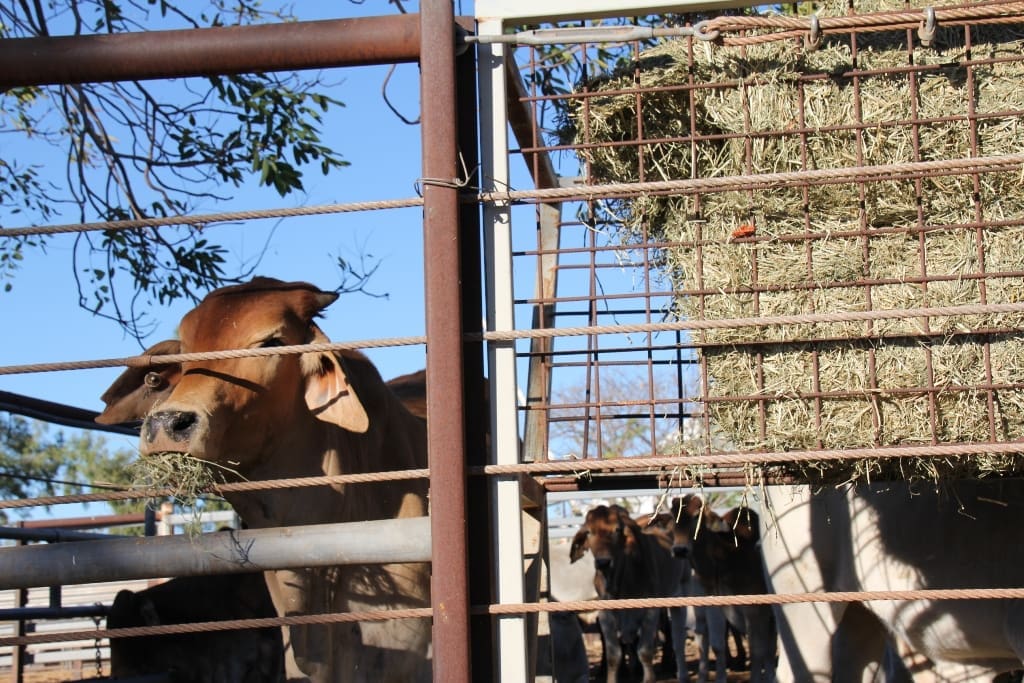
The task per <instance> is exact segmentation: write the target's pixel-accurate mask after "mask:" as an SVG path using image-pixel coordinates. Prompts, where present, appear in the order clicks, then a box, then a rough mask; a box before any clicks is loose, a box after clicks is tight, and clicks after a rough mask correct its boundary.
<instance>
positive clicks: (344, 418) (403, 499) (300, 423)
mask: <svg viewBox="0 0 1024 683" xmlns="http://www.w3.org/2000/svg"><path fill="white" fill-rule="evenodd" d="M335 299H337V294H335V293H332V292H323V291H320V290H319V289H317V288H316V287H314V286H312V285H310V284H307V283H302V282H297V283H285V282H281V281H279V280H273V279H270V278H256V279H254V280H253V281H252V282H249V283H246V284H242V285H236V286H231V287H224V288H222V289H219V290H216V291H214V292H211V293H210V294H209V295H207V297H206V298H205V299H204V300H203V301H202V302H201V303H200V304H199V305H198V306H197V307H196V308H195V309H193V310H192V311H190V312H189V313H188V314H186V315H185V317H184V318H183V319H182V321H181V325H180V327H179V334H180V347H179V348H180V351H181V352H182V353H193V352H207V351H218V350H224V349H236V348H243V349H246V348H266V347H274V346H284V345H293V344H306V343H311V342H326V341H327V338H326V336H325V335H324V334H323V332H321V331H320V329H319V328H318V327H317V326H316V325H315V324H314V323H313V319H314V318H315V317H317V316H318V315H320V314H321V312H322V311H323V310H324V309H325V308H326V307H327V306H328V305H330V304H331V303H333V302H334V301H335ZM165 352H166V351H165ZM180 373H181V374H180V377H179V378H178V381H177V383H176V384H174V385H173V386H172V387H171V389H170V392H169V393H167V392H166V391H165V392H163V393H161V392H160V391H152V392H150V393H149V394H147V395H146V396H144V397H142V403H139V401H140V397H139V396H138V394H137V393H135V392H134V388H133V387H123V388H122V391H123V394H122V395H123V396H124V398H125V400H126V401H127V402H128V403H135V404H136V405H145V404H146V403H148V404H149V405H148V406H146V407H147V408H148V409H150V411H151V412H149V414H148V415H147V416H146V419H145V422H144V424H143V427H142V438H141V440H140V451H141V454H142V455H143V456H145V455H148V454H156V453H168V452H171V453H183V454H184V453H188V454H190V455H192V456H194V457H196V458H200V459H203V460H208V461H210V462H213V463H215V464H219V465H223V466H224V467H225V471H226V472H234V473H237V476H238V477H239V478H240V479H245V480H261V479H280V478H287V477H304V476H311V475H323V474H343V473H344V474H348V473H363V472H378V471H385V470H403V469H412V468H423V467H426V464H427V463H426V424H425V422H424V420H423V419H421V418H419V417H416V416H415V415H413V414H412V413H410V412H409V411H408V410H407V409H406V408H405V407H404V406H403V405H402V403H401V401H400V400H399V398H398V397H397V396H396V395H395V393H394V392H393V391H391V390H390V389H389V388H388V386H387V385H386V384H385V383H384V381H383V380H382V379H381V377H380V374H379V373H378V372H377V369H376V368H375V367H374V366H373V364H372V363H371V362H370V361H369V360H368V359H367V358H366V357H365V356H364V355H363V354H361V353H358V352H355V351H341V352H336V353H329V352H323V353H317V352H311V353H306V354H302V355H301V356H298V355H282V356H272V357H262V358H260V357H249V358H235V359H226V360H210V361H198V362H189V363H184V364H182V365H181V367H180ZM115 385H116V384H115ZM113 388H114V387H112V388H111V389H112V390H113ZM104 400H106V401H107V404H108V408H107V410H106V411H104V413H103V415H101V416H100V418H99V419H100V421H103V420H106V419H109V418H110V415H112V414H114V411H116V410H119V409H120V408H122V407H123V405H122V404H121V402H120V400H119V397H118V396H117V395H111V394H110V392H108V393H107V394H105V395H104ZM122 419H123V418H122ZM114 421H116V420H114ZM426 493H427V483H426V481H425V480H411V481H400V482H386V483H379V484H360V485H350V484H348V485H333V486H324V487H318V488H310V489H295V488H289V489H279V490H274V491H261V492H247V493H231V494H228V495H227V496H226V498H227V499H228V501H229V502H230V503H231V504H232V505H233V506H234V507H235V510H236V511H237V512H238V513H239V514H240V515H241V517H242V519H243V520H244V521H245V522H246V524H247V525H248V526H250V527H252V528H265V527H276V526H292V525H303V524H316V523H324V522H355V521H363V520H370V519H386V518H395V517H417V516H423V515H426V514H427V500H426ZM266 581H267V587H268V589H269V590H270V593H271V596H272V598H273V600H274V604H275V607H276V609H277V612H278V614H280V615H296V614H315V613H321V612H336V611H361V610H367V609H384V608H403V607H425V606H429V604H430V600H429V566H428V565H426V564H401V565H374V566H362V567H336V568H330V569H298V570H282V571H272V572H267V574H266ZM284 637H285V642H286V649H287V667H286V668H287V674H288V677H289V679H303V678H306V677H308V679H309V680H312V681H318V682H319V681H325V682H327V681H330V682H333V681H338V680H368V681H382V680H402V681H407V680H417V679H420V678H423V679H425V678H429V676H430V666H429V659H428V649H429V645H430V623H429V620H427V619H415V620H389V621H375V622H364V623H359V624H330V625H310V626H293V627H291V628H286V629H285V630H284Z"/></svg>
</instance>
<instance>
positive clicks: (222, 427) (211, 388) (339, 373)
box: [104, 278, 369, 471]
mask: <svg viewBox="0 0 1024 683" xmlns="http://www.w3.org/2000/svg"><path fill="white" fill-rule="evenodd" d="M337 297H338V295H337V294H335V293H334V292H323V291H320V290H319V289H317V288H316V287H314V286H312V285H310V284H307V283H304V282H293V283H286V282H281V281H279V280H273V279H270V278H256V279H254V280H252V281H251V282H248V283H246V284H242V285H235V286H231V287H224V288H221V289H218V290H215V291H213V292H211V293H210V294H209V295H207V297H206V298H205V299H203V301H202V302H200V304H199V305H198V306H196V308H194V309H193V310H192V311H190V312H189V313H187V314H186V315H185V317H184V318H182V321H181V325H180V326H179V337H180V339H179V341H178V342H166V343H167V344H175V343H177V344H179V345H180V346H179V349H178V350H179V351H180V352H181V353H199V352H216V351H225V350H229V349H256V348H271V347H277V346H290V345H296V344H308V343H314V342H327V341H328V339H327V337H326V336H325V335H324V334H323V332H321V331H320V329H319V328H318V327H317V326H316V325H315V324H314V322H313V320H314V318H316V317H317V316H318V315H319V314H320V313H321V311H323V309H324V308H326V307H327V306H328V305H330V304H331V303H333V302H334V301H335V299H337ZM163 353H168V351H163ZM225 355H226V354H225ZM163 367H164V370H163V371H162V372H164V373H166V378H167V380H168V387H166V388H164V389H162V390H159V391H156V392H150V393H149V394H148V395H145V400H139V399H138V396H137V395H136V396H135V398H134V399H132V396H133V394H132V391H130V389H131V386H132V385H131V383H130V382H129V383H128V384H126V385H124V386H122V387H121V388H120V390H119V391H118V392H117V394H116V395H115V394H112V393H111V392H113V391H114V388H115V387H117V386H118V384H117V383H116V382H115V385H114V386H112V387H111V389H110V390H109V391H108V392H107V394H104V400H105V401H107V404H108V406H107V410H106V411H104V415H107V416H108V418H107V419H110V420H111V421H119V420H117V419H115V417H116V418H123V417H124V415H125V414H126V413H130V412H132V410H136V411H137V410H139V409H145V410H146V414H145V415H144V417H145V421H144V423H143V426H142V438H141V440H140V451H141V453H142V454H143V455H147V454H153V453H167V452H173V453H188V454H190V455H192V456H194V457H196V458H200V459H204V460H209V461H213V462H219V463H222V464H227V465H229V466H231V467H233V468H237V469H239V470H240V471H244V470H245V469H246V468H247V466H250V465H252V464H254V463H256V462H258V461H259V460H261V459H262V458H263V457H265V454H266V453H268V452H269V451H271V450H280V449H287V448H288V447H289V446H290V445H297V444H289V443H287V440H288V439H293V438H299V437H296V435H297V434H302V429H301V425H303V424H304V423H305V424H309V422H310V421H311V420H313V419H314V418H315V419H318V420H322V421H325V422H330V423H333V424H336V425H338V426H339V427H342V428H344V429H346V430H349V431H351V432H357V433H358V432H365V431H366V430H367V428H368V422H369V421H368V417H367V413H366V410H365V409H364V408H363V405H362V403H361V402H360V400H359V397H358V396H357V395H356V393H355V391H354V389H353V388H352V386H351V385H350V384H349V379H348V376H347V375H346V373H345V369H344V367H343V361H342V360H341V357H340V356H339V355H338V354H335V353H332V352H311V353H305V354H301V355H297V354H291V355H277V356H262V357H251V356H250V357H242V358H215V359H212V360H201V361H191V362H187V363H182V364H181V365H180V366H163ZM129 372H131V371H129ZM127 374H128V373H125V375H127ZM150 374H152V373H150ZM149 376H150V375H147V374H144V373H143V374H142V375H141V377H143V378H147V377H149ZM122 377H123V376H122ZM174 380H176V381H174ZM119 381H120V380H119ZM137 381H138V380H136V384H137ZM126 390H128V391H126ZM147 401H148V404H147ZM122 409H124V410H122ZM115 411H120V412H115ZM111 416H115V417H111ZM142 416H143V415H139V414H136V415H134V416H132V417H142Z"/></svg>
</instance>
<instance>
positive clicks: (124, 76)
mask: <svg viewBox="0 0 1024 683" xmlns="http://www.w3.org/2000/svg"><path fill="white" fill-rule="evenodd" d="M419 49H420V23H419V17H418V16H417V15H415V14H401V15H396V16H384V17H363V18H356V19H331V20H324V21H299V22H293V23H282V24H265V25H259V26H223V27H216V28H203V29H183V30H176V31H147V32H140V33H116V34H109V35H91V36H53V37H46V38H5V39H4V40H0V87H4V88H12V87H20V86H31V85H58V84H71V83H86V82H97V81H123V80H149V79H157V78H178V77H184V76H213V75H218V74H234V73H247V72H253V71H291V70H300V69H320V68H328V67H337V66H365V65H371V64H392V63H396V62H397V63H405V62H415V61H416V60H417V59H419Z"/></svg>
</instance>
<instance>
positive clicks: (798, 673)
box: [762, 479, 1024, 683]
mask: <svg viewBox="0 0 1024 683" xmlns="http://www.w3.org/2000/svg"><path fill="white" fill-rule="evenodd" d="M765 492H766V504H767V508H766V510H767V512H766V514H764V515H763V518H764V519H763V522H764V524H765V529H764V531H763V534H762V536H763V540H762V545H763V548H764V558H765V565H766V569H767V573H768V574H767V575H768V578H769V581H770V583H771V587H772V588H773V589H774V590H775V591H776V592H779V593H805V592H809V591H810V592H817V591H861V590H865V591H876V590H901V591H905V590H917V589H925V588H929V589H943V588H946V589H952V588H1019V587H1020V586H1022V585H1024V565H1022V563H1021V558H1020V555H1019V551H1018V549H1019V548H1020V547H1022V541H1024V530H1022V527H1021V523H1020V520H1021V517H1022V513H1024V481H1021V480H1019V479H1008V480H990V481H970V480H959V481H947V482H943V483H942V484H941V485H938V484H935V483H926V482H921V483H907V482H892V483H872V484H859V485H855V486H849V487H843V488H822V489H820V490H815V491H814V492H813V493H812V492H811V491H810V489H809V487H807V486H800V487H788V486H786V487H784V486H769V487H766V489H765ZM777 614H778V620H779V633H780V638H781V642H782V655H781V657H780V663H779V678H780V680H782V681H799V682H801V683H802V682H804V681H830V680H835V677H836V676H838V675H842V676H843V677H844V680H850V681H870V680H876V679H877V678H878V677H880V676H883V675H885V671H884V669H885V666H886V664H887V663H888V662H887V661H886V660H887V658H888V657H889V655H891V653H892V651H893V649H894V647H893V643H894V638H895V639H897V640H899V641H901V642H904V643H906V644H907V645H908V646H909V647H910V648H911V649H912V650H913V651H915V652H916V653H918V654H920V655H923V656H925V657H928V658H929V659H930V660H931V661H932V663H933V671H934V674H935V675H936V677H937V678H938V679H939V680H943V681H980V680H992V678H993V676H994V675H995V674H996V673H998V672H1006V671H1011V670H1014V669H1020V668H1021V662H1022V659H1024V605H1022V604H1021V602H1020V601H1019V600H981V599H978V600H910V601H896V600H893V601H889V600H878V601H871V602H864V603H860V602H853V603H828V604H826V603H794V604H787V605H782V606H779V607H778V608H777Z"/></svg>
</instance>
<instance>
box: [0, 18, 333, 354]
mask: <svg viewBox="0 0 1024 683" xmlns="http://www.w3.org/2000/svg"><path fill="white" fill-rule="evenodd" d="M295 18H296V17H295V16H293V15H292V14H291V11H290V10H285V11H276V10H270V9H265V8H263V7H262V6H261V4H260V3H258V2H228V1H227V0H209V1H208V2H202V3H193V2H170V1H167V0H120V1H116V0H66V1H64V2H35V3H33V2H21V1H18V0H9V1H8V2H0V39H10V38H26V37H43V36H50V35H90V34H113V33H122V32H129V31H132V32H135V31H145V30H156V29H172V28H173V29H178V28H203V27H214V26H225V25H248V24H258V23H267V22H272V21H273V22H278V21H292V20H294V19H295ZM323 90H324V84H323V82H322V81H321V78H320V76H319V75H318V74H316V73H301V74H300V73H252V74H239V75H228V76H215V77H210V78H188V79H179V80H175V81H147V82H140V81H126V82H118V83H86V84H77V85H57V86H41V87H25V88H14V89H9V90H7V91H5V92H3V93H0V134H2V138H0V139H6V140H8V141H11V140H14V139H15V138H19V139H20V140H21V141H23V142H28V143H31V146H29V145H22V146H19V147H18V149H23V148H24V149H32V150H39V149H42V150H43V153H42V154H41V156H45V157H46V160H45V161H40V160H39V158H38V157H37V156H33V158H13V157H12V156H11V154H12V153H11V152H8V153H6V154H4V156H3V158H2V159H0V205H2V206H3V207H4V211H3V213H2V214H0V230H2V228H3V227H13V226H14V225H15V223H16V222H17V221H20V222H17V223H16V224H17V225H18V226H21V225H24V224H25V223H26V222H29V221H32V222H38V223H46V222H52V221H54V220H59V221H61V222H92V221H114V220H126V219H139V218H148V217H162V216H173V215H180V214H188V213H189V212H191V211H194V210H195V209H196V208H197V207H199V206H204V207H209V206H211V205H213V206H215V205H216V203H217V202H218V201H219V200H222V199H225V198H227V197H228V196H230V193H231V190H232V188H237V187H238V186H240V185H241V184H242V183H244V182H251V181H252V180H253V179H257V180H258V182H259V183H260V184H261V185H263V186H266V187H268V188H272V189H273V191H274V192H276V193H277V194H279V195H281V196H285V195H289V194H291V193H294V192H297V191H302V190H303V177H304V173H307V172H309V171H310V170H313V171H314V172H320V173H323V174H327V173H329V172H331V171H332V170H334V169H337V168H340V167H342V166H345V165H347V162H346V161H345V160H344V159H343V158H342V156H341V154H340V153H339V152H338V151H337V150H334V149H332V148H331V147H329V146H328V145H327V144H325V142H324V140H323V135H322V130H321V127H322V123H323V116H324V114H325V113H326V112H328V110H330V109H331V108H332V107H337V106H341V103H340V102H339V101H338V100H336V99H334V98H332V97H330V96H328V95H326V94H324V92H323ZM40 145H42V147H40ZM8 149H10V147H9V146H8ZM30 154H31V152H30ZM50 159H56V160H57V161H56V164H57V165H59V167H58V166H57V165H55V164H54V163H53V162H51V161H49V160H50ZM5 220H6V221H7V225H6V226H5V225H4V224H3V222H4V221H5ZM50 239H53V238H50ZM49 241H50V240H49V239H47V238H45V237H33V238H31V239H29V238H20V239H19V238H13V239H12V238H9V239H8V240H6V241H5V242H4V245H3V247H2V248H0V282H2V283H3V287H4V288H5V289H7V290H9V289H10V288H11V286H12V282H13V277H14V275H15V271H16V270H17V268H18V265H19V262H20V261H21V260H22V258H23V257H24V254H25V253H26V250H28V249H34V248H44V249H45V248H46V246H47V244H48V242H49ZM225 255H226V252H225V250H224V248H223V247H221V246H220V245H218V244H217V243H216V242H214V241H212V240H210V239H208V238H207V236H206V235H204V234H203V232H202V230H201V228H200V227H196V226H187V227H182V228H168V229H160V230H152V229H145V230H142V229H140V230H127V231H126V230H119V231H112V230H109V231H104V232H98V233H80V234H78V236H77V237H76V240H75V249H74V269H75V276H76V280H77V283H78V295H79V303H80V305H81V306H82V307H84V308H86V309H88V310H90V311H92V312H94V313H96V314H97V315H100V316H104V317H107V318H110V319H113V320H115V321H117V322H118V323H120V324H122V325H124V326H125V328H126V329H127V330H128V331H129V333H131V334H133V335H134V336H136V337H139V338H141V337H142V336H144V335H145V330H144V329H140V327H139V323H140V316H139V314H138V311H139V310H143V308H142V307H144V306H148V305H150V304H153V303H159V304H166V303H168V302H170V301H173V300H175V299H178V298H182V297H185V298H196V297H197V296H198V295H201V294H202V293H205V292H206V291H208V290H210V289H212V288H215V287H217V286H219V285H222V284H226V283H228V282H231V281H236V280H238V279H240V278H242V277H246V276H248V275H249V273H232V274H230V275H229V274H228V273H226V271H225V263H226V261H225ZM115 285H116V286H115Z"/></svg>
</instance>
